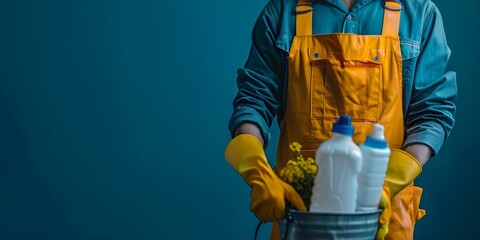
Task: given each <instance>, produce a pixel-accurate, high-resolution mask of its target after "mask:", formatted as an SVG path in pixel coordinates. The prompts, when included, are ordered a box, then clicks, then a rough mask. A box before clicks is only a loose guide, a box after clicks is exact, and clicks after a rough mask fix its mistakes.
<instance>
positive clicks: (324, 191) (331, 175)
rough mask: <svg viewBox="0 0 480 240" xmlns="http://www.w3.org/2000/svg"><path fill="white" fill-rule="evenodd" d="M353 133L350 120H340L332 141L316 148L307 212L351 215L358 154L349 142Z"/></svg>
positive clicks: (346, 117) (360, 154)
mask: <svg viewBox="0 0 480 240" xmlns="http://www.w3.org/2000/svg"><path fill="white" fill-rule="evenodd" d="M353 131H354V127H353V126H352V125H351V119H350V117H348V116H340V118H339V119H338V121H337V122H336V123H334V124H333V136H332V138H330V139H328V140H327V141H325V142H323V143H322V144H321V145H320V146H319V147H318V149H317V153H316V158H315V161H316V163H317V165H318V173H317V175H316V177H315V182H314V186H313V189H312V198H311V204H310V211H312V212H345V213H352V212H355V209H356V203H357V189H358V174H359V173H360V170H361V168H362V153H361V152H360V148H359V147H358V146H357V145H356V144H355V143H354V142H353V140H352V136H353Z"/></svg>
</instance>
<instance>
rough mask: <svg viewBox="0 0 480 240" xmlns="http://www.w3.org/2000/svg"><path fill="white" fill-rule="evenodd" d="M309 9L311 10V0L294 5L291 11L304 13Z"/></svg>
mask: <svg viewBox="0 0 480 240" xmlns="http://www.w3.org/2000/svg"><path fill="white" fill-rule="evenodd" d="M299 8H300V9H299ZM311 11H313V1H312V2H311V3H302V4H298V5H297V6H296V7H294V8H293V13H295V14H304V13H308V12H311Z"/></svg>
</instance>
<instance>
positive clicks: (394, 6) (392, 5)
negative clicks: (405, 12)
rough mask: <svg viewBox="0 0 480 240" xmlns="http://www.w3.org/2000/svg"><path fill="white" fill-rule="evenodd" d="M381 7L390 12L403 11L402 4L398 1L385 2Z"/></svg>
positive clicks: (388, 0)
mask: <svg viewBox="0 0 480 240" xmlns="http://www.w3.org/2000/svg"><path fill="white" fill-rule="evenodd" d="M383 7H384V8H385V9H388V10H391V11H400V10H402V9H403V4H402V2H401V1H400V0H386V1H384V2H383Z"/></svg>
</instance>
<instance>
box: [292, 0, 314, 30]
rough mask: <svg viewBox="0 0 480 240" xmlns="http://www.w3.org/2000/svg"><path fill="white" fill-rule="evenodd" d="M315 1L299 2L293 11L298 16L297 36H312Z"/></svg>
mask: <svg viewBox="0 0 480 240" xmlns="http://www.w3.org/2000/svg"><path fill="white" fill-rule="evenodd" d="M313 2H314V1H313V0H298V5H297V6H296V7H295V8H294V9H293V12H294V14H296V15H297V16H296V19H297V20H296V21H297V22H296V26H295V27H296V36H303V35H312V13H313Z"/></svg>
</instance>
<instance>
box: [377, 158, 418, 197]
mask: <svg viewBox="0 0 480 240" xmlns="http://www.w3.org/2000/svg"><path fill="white" fill-rule="evenodd" d="M421 172H422V165H421V164H420V163H419V162H418V161H417V159H415V157H413V156H412V155H410V154H409V153H407V152H405V151H402V150H400V149H393V150H392V153H391V154H390V160H389V162H388V167H387V173H386V176H385V183H386V184H387V185H388V189H389V190H390V198H393V197H394V196H395V195H396V194H397V193H398V192H400V191H401V190H403V189H404V188H405V187H406V186H408V185H409V184H410V183H412V182H413V180H414V179H415V178H416V177H417V176H418V175H419V174H420V173H421Z"/></svg>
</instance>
